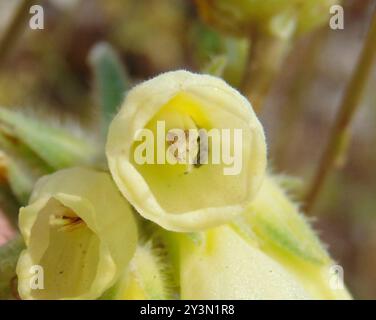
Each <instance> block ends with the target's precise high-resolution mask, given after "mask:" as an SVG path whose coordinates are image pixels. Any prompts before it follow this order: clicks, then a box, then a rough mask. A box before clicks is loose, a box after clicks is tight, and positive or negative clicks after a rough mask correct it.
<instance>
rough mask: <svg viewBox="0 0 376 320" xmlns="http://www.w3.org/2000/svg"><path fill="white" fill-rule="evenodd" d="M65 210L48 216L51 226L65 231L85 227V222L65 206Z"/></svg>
mask: <svg viewBox="0 0 376 320" xmlns="http://www.w3.org/2000/svg"><path fill="white" fill-rule="evenodd" d="M66 210H67V212H66V213H58V214H52V215H51V216H50V226H51V227H57V228H58V230H59V231H66V232H69V231H73V230H75V229H77V228H80V227H81V228H83V227H86V224H85V222H84V221H83V220H82V219H81V218H80V217H78V216H76V215H75V213H74V212H73V211H72V210H70V209H69V208H66Z"/></svg>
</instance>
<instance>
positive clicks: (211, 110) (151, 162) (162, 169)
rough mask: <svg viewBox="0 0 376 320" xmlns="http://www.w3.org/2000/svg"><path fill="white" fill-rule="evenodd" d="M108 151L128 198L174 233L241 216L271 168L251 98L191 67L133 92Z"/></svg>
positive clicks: (115, 175) (113, 127)
mask: <svg viewBox="0 0 376 320" xmlns="http://www.w3.org/2000/svg"><path fill="white" fill-rule="evenodd" d="M181 133H182V134H181ZM106 153H107V159H108V163H109V167H110V171H111V173H112V176H113V178H114V180H115V182H116V184H117V186H118V187H119V189H120V190H121V192H122V193H123V195H124V196H125V197H126V198H127V199H128V200H129V201H130V203H131V204H132V205H133V206H134V207H135V208H136V209H137V211H138V212H139V213H140V214H141V215H142V216H143V217H145V218H147V219H149V220H152V221H153V222H155V223H157V224H159V225H160V226H162V227H164V228H166V229H168V230H173V231H187V232H190V231H197V230H202V229H205V228H208V227H213V226H216V225H219V224H223V223H225V222H227V221H229V220H230V219H232V218H233V217H234V216H236V215H238V214H240V213H241V212H242V211H243V210H244V208H245V207H246V206H247V205H248V204H249V203H250V202H251V201H252V199H253V198H254V196H255V194H256V193H257V191H258V189H259V187H260V185H261V182H262V179H263V176H264V172H265V166H266V144H265V138H264V132H263V129H262V126H261V124H260V123H259V121H258V119H257V117H256V116H255V114H254V112H253V110H252V107H251V105H250V104H249V102H248V101H247V100H246V99H245V98H244V97H243V96H241V95H240V93H239V92H238V91H236V90H235V89H233V88H231V87H230V86H229V85H227V84H226V83H225V82H224V81H223V80H221V79H219V78H216V77H212V76H208V75H198V74H193V73H190V72H187V71H175V72H168V73H165V74H162V75H160V76H158V77H156V78H154V79H152V80H149V81H146V82H144V83H142V84H140V85H138V86H136V87H135V88H134V89H133V90H131V91H130V92H129V94H128V96H127V98H126V100H125V102H124V103H123V105H122V108H121V110H120V112H119V113H118V115H117V116H116V117H115V119H114V120H113V122H112V123H111V125H110V129H109V135H108V139H107V147H106ZM213 186H214V188H213Z"/></svg>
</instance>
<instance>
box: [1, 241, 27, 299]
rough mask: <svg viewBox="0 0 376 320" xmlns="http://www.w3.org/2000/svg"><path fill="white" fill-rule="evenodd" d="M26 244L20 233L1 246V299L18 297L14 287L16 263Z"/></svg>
mask: <svg viewBox="0 0 376 320" xmlns="http://www.w3.org/2000/svg"><path fill="white" fill-rule="evenodd" d="M24 247H25V244H24V241H23V239H22V237H21V236H20V235H18V236H16V237H15V238H14V239H13V240H11V241H9V242H8V243H7V244H5V245H3V246H1V247H0V300H2V299H11V298H13V299H14V298H18V294H17V290H16V289H15V288H14V284H15V282H14V280H15V279H16V265H17V261H18V257H19V255H20V253H21V251H22V250H23V249H24Z"/></svg>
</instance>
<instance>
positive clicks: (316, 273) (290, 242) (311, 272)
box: [242, 175, 351, 299]
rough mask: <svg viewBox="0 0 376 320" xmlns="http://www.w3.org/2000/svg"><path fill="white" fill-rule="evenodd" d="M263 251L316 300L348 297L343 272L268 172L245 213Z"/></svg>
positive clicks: (247, 221)
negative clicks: (287, 271)
mask: <svg viewBox="0 0 376 320" xmlns="http://www.w3.org/2000/svg"><path fill="white" fill-rule="evenodd" d="M243 217H244V223H243V225H242V227H243V230H244V228H247V227H248V230H251V231H252V233H253V234H254V235H255V237H256V239H257V240H256V241H257V242H258V243H259V244H260V248H261V250H263V251H264V252H265V253H266V254H268V255H269V256H270V257H272V258H273V259H275V260H277V261H279V263H280V264H281V265H283V266H284V268H286V270H289V271H290V272H291V273H292V274H294V275H295V277H296V278H297V279H298V281H299V282H300V283H301V284H302V285H303V287H304V288H305V289H306V291H307V292H309V294H310V295H311V296H312V297H313V298H316V299H349V298H351V296H350V294H349V293H348V291H347V290H346V287H345V285H344V281H343V280H344V279H343V277H344V275H343V274H341V271H340V270H341V269H342V268H341V267H340V266H338V265H337V264H336V263H335V262H334V261H333V260H332V259H331V258H330V256H329V254H328V253H327V251H326V249H325V248H324V246H323V245H322V244H321V242H320V240H319V238H318V237H317V236H316V234H315V233H314V231H313V230H312V228H311V226H310V224H309V223H308V221H306V219H305V218H304V216H303V215H301V214H300V213H299V210H298V206H297V205H296V204H295V203H294V202H293V201H291V200H290V199H289V197H288V196H287V194H286V192H285V191H284V190H283V188H281V187H280V186H279V185H278V183H277V182H276V179H275V178H273V177H272V176H270V175H267V176H266V178H265V180H264V182H263V185H262V187H261V189H260V191H259V193H258V195H257V197H256V198H255V200H254V201H253V202H252V203H251V205H250V206H249V207H248V208H247V210H246V211H245V213H244V215H243Z"/></svg>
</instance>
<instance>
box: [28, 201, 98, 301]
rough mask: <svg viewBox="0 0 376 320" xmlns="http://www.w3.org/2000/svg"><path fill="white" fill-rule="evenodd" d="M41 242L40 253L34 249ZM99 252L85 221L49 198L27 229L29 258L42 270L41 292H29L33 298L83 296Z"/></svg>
mask: <svg viewBox="0 0 376 320" xmlns="http://www.w3.org/2000/svg"><path fill="white" fill-rule="evenodd" d="M41 241H43V243H45V248H42V249H43V250H41V248H40V247H39V248H37V247H36V244H37V243H40V242H41ZM99 252H100V241H99V238H98V236H97V235H96V234H95V233H94V232H93V231H92V230H91V229H90V228H89V227H88V226H87V225H86V223H85V221H84V220H83V219H82V218H80V217H79V216H78V215H77V214H76V213H75V212H74V211H73V210H72V209H70V208H68V207H66V206H64V205H63V204H62V203H61V202H59V201H58V200H56V199H53V198H52V199H50V200H49V201H48V202H47V204H46V206H45V207H44V208H43V209H42V211H41V214H40V215H39V216H38V218H37V220H36V223H35V225H34V226H33V228H32V230H31V237H30V254H31V258H32V260H33V263H34V264H36V265H40V266H41V267H42V268H43V271H44V289H43V290H39V289H36V290H33V296H34V297H35V298H37V299H46V298H48V299H60V298H62V297H75V296H79V295H81V294H83V293H84V292H86V291H87V290H89V289H90V285H91V283H92V282H93V280H94V278H95V277H96V273H97V266H98V263H99ZM72 261H74V263H72Z"/></svg>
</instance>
